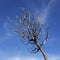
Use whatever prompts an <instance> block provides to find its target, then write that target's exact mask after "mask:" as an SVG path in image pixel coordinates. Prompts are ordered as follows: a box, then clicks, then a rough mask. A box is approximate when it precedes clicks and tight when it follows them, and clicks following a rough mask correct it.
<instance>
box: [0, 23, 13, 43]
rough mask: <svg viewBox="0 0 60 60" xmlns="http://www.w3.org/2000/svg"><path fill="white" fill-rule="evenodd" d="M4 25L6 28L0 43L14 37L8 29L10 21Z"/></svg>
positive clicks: (0, 37)
mask: <svg viewBox="0 0 60 60" xmlns="http://www.w3.org/2000/svg"><path fill="white" fill-rule="evenodd" d="M2 27H3V29H4V30H3V31H4V32H2V34H1V36H0V43H2V42H4V41H6V40H9V39H10V38H11V37H12V33H11V32H10V31H9V29H8V27H9V26H8V23H7V22H4V23H3V26H2Z"/></svg>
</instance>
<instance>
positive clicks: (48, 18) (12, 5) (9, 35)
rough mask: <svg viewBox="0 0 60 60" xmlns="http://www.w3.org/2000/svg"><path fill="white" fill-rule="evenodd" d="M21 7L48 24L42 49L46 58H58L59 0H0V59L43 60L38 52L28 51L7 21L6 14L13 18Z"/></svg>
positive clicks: (54, 59)
mask: <svg viewBox="0 0 60 60" xmlns="http://www.w3.org/2000/svg"><path fill="white" fill-rule="evenodd" d="M22 7H23V8H25V9H27V10H30V11H31V13H32V14H33V15H34V16H35V17H37V19H38V20H41V23H43V24H45V23H47V24H48V27H49V38H48V41H47V43H46V44H45V45H44V46H43V49H44V50H45V52H46V54H47V56H48V60H60V0H0V60H43V56H42V54H41V53H40V52H38V53H36V54H31V53H29V52H28V50H27V47H26V46H24V45H23V44H22V42H21V38H20V37H19V36H18V35H17V34H16V33H15V32H14V30H13V28H12V25H11V26H10V24H9V22H8V19H7V16H9V17H11V18H12V19H13V18H15V17H16V15H19V14H20V8H22Z"/></svg>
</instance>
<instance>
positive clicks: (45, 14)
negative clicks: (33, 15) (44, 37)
mask: <svg viewBox="0 0 60 60" xmlns="http://www.w3.org/2000/svg"><path fill="white" fill-rule="evenodd" d="M54 4H55V0H50V1H49V3H48V5H47V6H46V7H44V9H42V11H41V12H40V14H39V16H38V21H40V22H41V23H42V24H44V23H46V19H47V18H48V16H49V13H50V9H51V7H52V6H54Z"/></svg>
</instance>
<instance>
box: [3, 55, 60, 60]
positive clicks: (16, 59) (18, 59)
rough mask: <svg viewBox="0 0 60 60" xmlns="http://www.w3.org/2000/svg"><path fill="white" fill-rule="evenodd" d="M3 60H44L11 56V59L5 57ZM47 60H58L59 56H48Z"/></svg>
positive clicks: (59, 59)
mask: <svg viewBox="0 0 60 60" xmlns="http://www.w3.org/2000/svg"><path fill="white" fill-rule="evenodd" d="M4 60H44V59H43V58H42V57H41V56H40V57H26V56H25V57H19V56H12V57H5V58H4ZM48 60H60V55H50V56H49V57H48Z"/></svg>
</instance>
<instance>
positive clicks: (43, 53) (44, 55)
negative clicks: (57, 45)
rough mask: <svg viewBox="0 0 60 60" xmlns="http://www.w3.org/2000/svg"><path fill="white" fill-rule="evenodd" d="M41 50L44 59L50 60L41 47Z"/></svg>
mask: <svg viewBox="0 0 60 60" xmlns="http://www.w3.org/2000/svg"><path fill="white" fill-rule="evenodd" d="M39 50H40V51H41V53H42V55H43V57H44V60H48V59H47V57H46V54H45V52H44V51H43V49H42V48H41V47H40V48H39Z"/></svg>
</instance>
